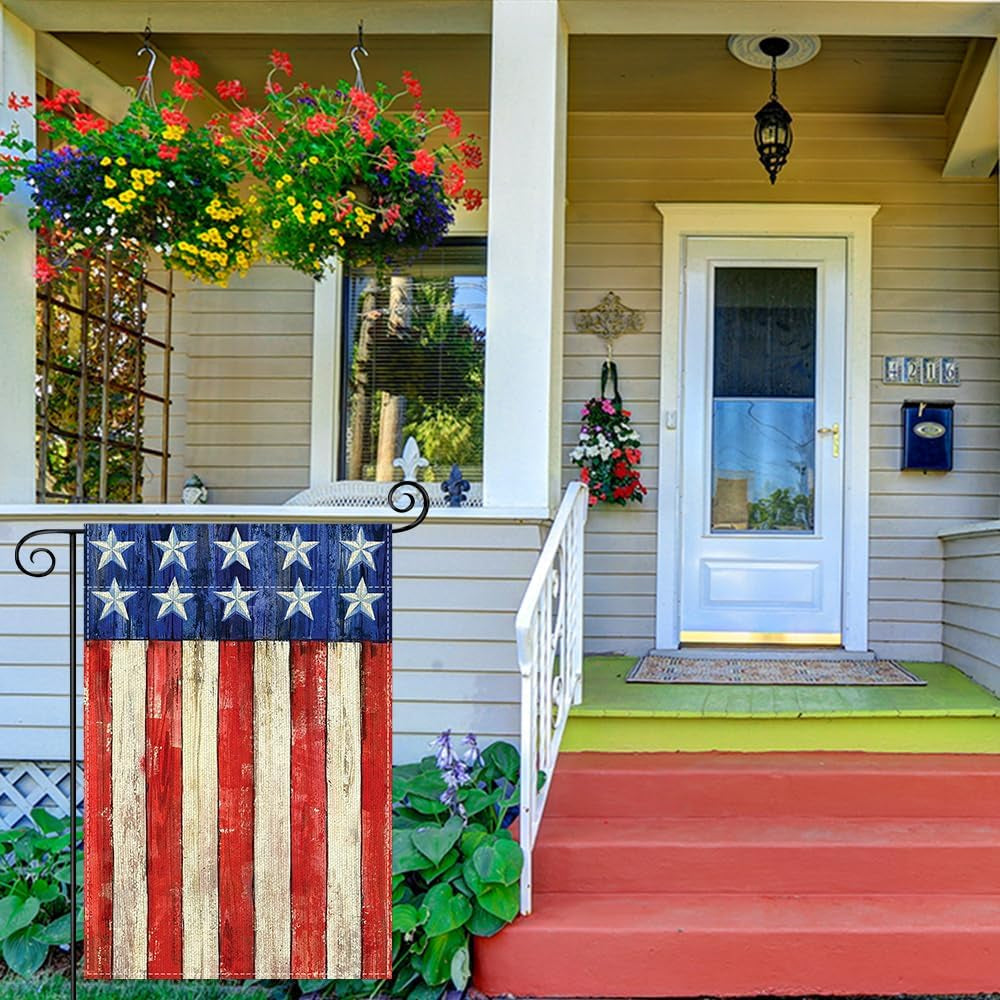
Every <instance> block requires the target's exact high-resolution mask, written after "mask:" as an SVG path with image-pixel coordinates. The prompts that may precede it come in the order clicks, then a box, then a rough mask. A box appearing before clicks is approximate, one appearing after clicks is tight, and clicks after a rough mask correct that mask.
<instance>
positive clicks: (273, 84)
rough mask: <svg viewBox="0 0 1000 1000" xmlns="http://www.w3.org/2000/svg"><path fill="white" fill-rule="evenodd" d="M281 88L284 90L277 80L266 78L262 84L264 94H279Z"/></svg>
mask: <svg viewBox="0 0 1000 1000" xmlns="http://www.w3.org/2000/svg"><path fill="white" fill-rule="evenodd" d="M283 90H284V87H282V86H281V84H280V83H278V81H277V80H268V81H267V82H266V83H265V84H264V93H265V94H280V93H281V92H282V91H283Z"/></svg>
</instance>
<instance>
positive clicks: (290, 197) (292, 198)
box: [285, 195, 295, 205]
mask: <svg viewBox="0 0 1000 1000" xmlns="http://www.w3.org/2000/svg"><path fill="white" fill-rule="evenodd" d="M285 201H287V202H288V204H289V205H294V204H295V198H294V197H293V196H292V195H289V196H288V197H287V198H286V199H285Z"/></svg>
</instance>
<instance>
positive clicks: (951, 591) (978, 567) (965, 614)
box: [943, 522, 1000, 694]
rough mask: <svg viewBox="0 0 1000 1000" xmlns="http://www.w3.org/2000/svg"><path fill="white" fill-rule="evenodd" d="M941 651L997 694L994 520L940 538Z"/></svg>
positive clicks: (999, 539)
mask: <svg viewBox="0 0 1000 1000" xmlns="http://www.w3.org/2000/svg"><path fill="white" fill-rule="evenodd" d="M943 638H944V655H945V659H946V660H947V661H948V662H949V663H954V664H955V665H956V666H957V667H961V668H962V670H964V671H965V672H966V673H967V674H969V675H970V676H971V677H974V678H975V679H976V680H977V681H979V682H980V684H985V685H986V687H988V688H990V689H991V690H992V691H996V692H997V693H998V694H1000V522H997V523H996V526H995V527H994V528H993V530H992V531H991V532H989V533H986V532H984V533H982V534H976V535H967V536H962V535H959V536H956V537H953V538H948V539H945V541H944V636H943Z"/></svg>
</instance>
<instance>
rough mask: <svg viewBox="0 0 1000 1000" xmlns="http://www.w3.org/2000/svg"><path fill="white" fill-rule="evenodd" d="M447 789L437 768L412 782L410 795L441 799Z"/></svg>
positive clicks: (416, 777) (413, 779)
mask: <svg viewBox="0 0 1000 1000" xmlns="http://www.w3.org/2000/svg"><path fill="white" fill-rule="evenodd" d="M446 788H447V786H446V785H445V783H444V778H442V777H441V772H440V771H438V770H437V769H436V768H435V769H434V770H433V771H424V772H423V773H422V774H418V775H416V776H415V777H413V778H412V779H411V780H410V794H411V795H417V796H420V797H421V798H425V799H438V798H440V796H441V794H442V792H444V791H445V790H446Z"/></svg>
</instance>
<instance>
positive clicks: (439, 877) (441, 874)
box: [420, 848, 458, 885]
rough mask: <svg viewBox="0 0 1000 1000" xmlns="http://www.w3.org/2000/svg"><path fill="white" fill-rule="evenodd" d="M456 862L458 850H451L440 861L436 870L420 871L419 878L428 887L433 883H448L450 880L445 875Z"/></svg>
mask: <svg viewBox="0 0 1000 1000" xmlns="http://www.w3.org/2000/svg"><path fill="white" fill-rule="evenodd" d="M456 861H458V849H457V848H453V849H452V850H450V851H449V852H448V853H447V854H446V855H445V856H444V857H443V858H442V859H441V864H439V865H438V866H437V867H436V868H429V869H427V870H426V871H421V872H420V877H421V878H422V879H423V880H424V881H425V882H427V884H428V885H431V884H433V883H434V882H448V881H450V879H448V878H446V877H445V875H446V873H447V872H448V871H449V870H450V869H451V868H452V867H453V866H454V864H455V862H456Z"/></svg>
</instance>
